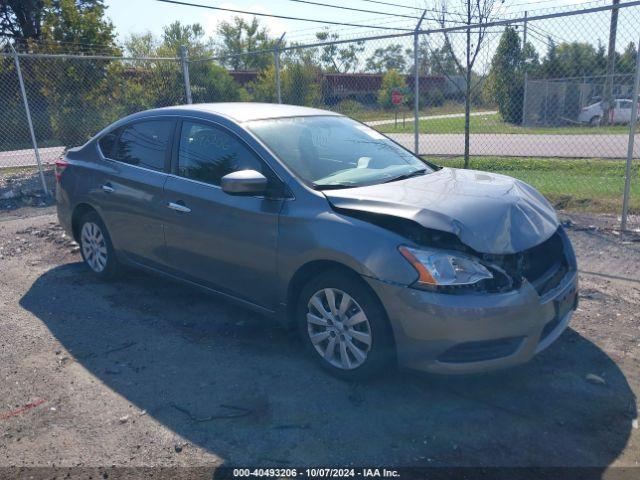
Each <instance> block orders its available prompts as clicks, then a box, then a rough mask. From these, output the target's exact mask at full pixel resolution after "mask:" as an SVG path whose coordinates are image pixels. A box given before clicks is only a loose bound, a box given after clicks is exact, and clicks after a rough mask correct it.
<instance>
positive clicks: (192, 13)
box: [106, 0, 640, 63]
mask: <svg viewBox="0 0 640 480" xmlns="http://www.w3.org/2000/svg"><path fill="white" fill-rule="evenodd" d="M187 1H191V2H192V3H200V4H208V5H212V6H218V7H224V8H232V9H239V10H247V11H257V12H262V13H269V14H281V15H289V16H297V17H307V18H315V19H324V20H331V21H340V22H349V23H362V24H366V25H394V26H398V27H405V28H406V27H410V26H411V24H412V22H413V21H412V20H411V19H406V18H404V19H402V18H401V19H399V18H393V17H383V16H381V15H376V14H372V13H364V12H351V11H346V10H338V9H332V8H326V7H321V6H314V5H309V4H303V3H297V2H294V1H291V0H233V1H220V0H187ZM313 1H316V2H320V3H327V4H334V5H340V6H349V7H353V8H361V9H367V10H375V11H383V12H389V13H403V14H408V15H414V14H417V12H414V11H412V10H409V9H404V8H396V7H392V6H387V5H380V4H376V3H370V2H366V1H363V0H349V1H348V2H345V1H344V0H313ZM385 1H387V2H390V3H399V4H403V5H406V6H409V7H416V8H419V7H423V8H433V6H434V5H435V4H436V3H437V2H438V1H439V0H385ZM625 1H626V0H622V2H623V3H624V2H625ZM496 3H499V0H496ZM609 3H610V0H596V1H584V0H539V1H537V2H534V1H531V0H505V1H504V3H503V4H502V6H501V7H500V13H499V15H498V16H504V15H509V16H510V15H518V14H519V13H521V12H523V11H524V10H525V9H526V10H529V12H530V13H529V15H536V14H543V13H549V12H550V11H553V10H558V9H562V10H567V9H571V8H575V6H578V8H585V7H588V6H599V5H604V4H609ZM106 4H107V6H108V10H107V15H108V16H109V17H110V18H111V20H112V21H113V23H114V24H115V26H116V30H117V32H118V35H119V37H120V38H121V39H123V38H124V37H126V36H127V35H129V34H131V33H142V32H146V31H151V32H153V33H155V34H160V33H161V31H162V27H163V26H164V25H167V24H169V23H171V22H173V21H175V20H180V21H181V22H183V23H195V22H198V23H200V24H202V25H203V26H204V28H205V31H206V32H207V34H208V35H214V34H215V30H216V25H217V23H218V22H219V21H221V20H229V19H231V18H232V17H233V16H234V15H235V14H233V13H229V12H222V11H214V10H205V9H200V8H193V7H189V6H182V5H173V4H165V3H160V2H157V1H155V0H106ZM446 4H447V7H446V8H447V9H449V10H456V8H457V7H458V6H459V5H460V4H461V0H452V1H447V2H446ZM609 15H610V14H609V12H602V13H598V14H592V15H581V16H579V17H569V18H560V19H555V20H548V21H546V20H545V21H540V22H532V23H531V24H530V25H531V29H530V30H529V31H530V36H529V39H530V41H532V42H533V43H534V46H535V47H536V49H537V50H538V51H539V52H540V53H541V54H543V53H544V51H545V50H546V47H547V36H548V35H551V36H552V37H553V38H554V40H555V41H556V42H562V41H581V42H590V43H592V44H594V45H595V44H596V43H597V42H598V40H600V41H601V42H603V43H605V44H606V41H607V37H608V19H609ZM518 16H519V15H518ZM260 21H261V22H262V23H263V24H264V25H266V26H267V27H268V28H269V30H270V32H271V34H272V35H274V36H276V35H277V36H279V35H280V34H281V33H283V32H287V39H288V40H295V41H298V42H300V43H309V42H312V41H313V40H314V32H316V31H319V30H321V29H322V28H323V26H322V25H319V24H313V23H306V22H300V21H292V20H284V19H277V18H268V17H262V18H260ZM389 22H393V23H389ZM638 24H640V8H638V7H632V8H629V9H623V11H622V12H621V14H620V22H619V37H618V38H619V42H618V50H621V49H622V48H623V47H624V46H626V44H628V43H629V42H630V41H634V42H637V41H638V39H637V37H638V30H637V25H638ZM431 25H432V26H433V23H432V24H431ZM330 29H331V30H333V31H338V32H340V35H341V37H342V38H354V37H355V36H357V35H363V36H371V35H375V34H380V33H385V32H383V31H380V30H377V31H376V30H373V29H366V28H365V29H358V28H353V27H330ZM501 31H502V28H500V29H496V30H495V33H494V34H492V35H490V36H489V38H488V39H487V45H486V46H487V48H485V49H483V50H485V52H483V54H485V56H486V59H484V60H482V59H481V60H480V62H482V63H486V62H487V61H488V60H489V59H490V57H491V55H492V51H493V49H494V47H495V45H497V41H498V39H499V36H500V32H501ZM459 37H462V35H459ZM456 40H457V39H456V38H455V37H454V41H456ZM460 40H462V38H460ZM434 41H437V39H434ZM410 42H411V40H410V39H409V38H407V39H404V40H402V43H403V45H406V46H407V47H408V46H410ZM459 43H460V45H461V46H462V45H463V43H464V42H462V41H460V42H459ZM371 44H372V45H371V46H372V47H373V46H375V47H379V46H383V43H382V42H378V44H375V42H371ZM367 47H368V48H369V45H367Z"/></svg>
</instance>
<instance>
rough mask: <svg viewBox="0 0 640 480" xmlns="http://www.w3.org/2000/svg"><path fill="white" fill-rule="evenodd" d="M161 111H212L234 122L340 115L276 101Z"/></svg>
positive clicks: (193, 105) (190, 106) (198, 104)
mask: <svg viewBox="0 0 640 480" xmlns="http://www.w3.org/2000/svg"><path fill="white" fill-rule="evenodd" d="M158 110H162V111H165V112H166V111H167V110H179V111H180V113H182V114H184V113H212V114H215V115H221V116H223V117H227V118H229V119H231V120H235V121H236V122H248V121H251V120H263V119H266V118H284V117H308V116H316V115H340V114H338V113H335V112H330V111H328V110H321V109H319V108H309V107H299V106H297V105H282V104H278V103H253V102H227V103H196V104H191V105H179V106H176V107H165V108H162V109H158Z"/></svg>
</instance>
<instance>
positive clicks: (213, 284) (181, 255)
mask: <svg viewBox="0 0 640 480" xmlns="http://www.w3.org/2000/svg"><path fill="white" fill-rule="evenodd" d="M178 128H179V129H180V131H179V133H177V134H176V140H175V145H174V156H173V158H174V166H173V173H174V174H173V175H170V176H169V178H168V179H167V182H166V184H165V188H164V192H165V197H164V202H165V209H164V224H165V238H166V254H167V257H166V261H167V264H168V265H169V266H170V267H171V269H172V270H173V271H174V272H175V274H177V275H180V276H184V277H187V278H188V279H191V280H193V281H196V282H198V283H201V284H204V285H206V286H208V287H210V288H213V289H215V290H217V291H220V292H223V293H227V294H230V295H233V296H235V297H239V298H242V299H244V300H247V301H249V302H251V303H254V304H257V305H259V306H262V307H264V308H267V309H269V310H275V307H276V305H275V302H274V297H275V284H276V282H275V281H274V279H275V277H276V248H277V234H278V214H279V212H280V209H281V208H282V203H283V201H284V200H283V199H282V198H280V197H281V196H279V197H274V198H269V197H265V196H232V195H229V194H227V193H225V192H223V191H222V189H221V188H220V180H221V178H222V177H223V176H224V175H226V174H228V173H231V172H234V171H238V170H257V171H260V172H262V173H263V174H264V175H265V176H266V177H267V178H268V179H269V182H270V185H271V187H272V188H273V189H274V190H276V189H278V186H279V185H278V182H280V180H279V179H277V178H276V176H275V174H274V173H273V172H272V171H271V169H270V168H269V167H268V166H267V165H266V163H265V162H264V161H263V160H262V159H261V158H259V156H258V155H257V154H256V152H255V151H253V150H252V149H251V148H250V147H249V146H248V145H247V144H246V143H245V142H244V141H243V140H242V139H240V138H239V137H238V136H237V135H236V134H235V133H233V132H231V131H230V130H228V129H227V128H225V127H223V126H221V125H218V124H215V123H209V122H204V121H199V120H187V119H185V120H183V121H182V122H181V125H179V127H178Z"/></svg>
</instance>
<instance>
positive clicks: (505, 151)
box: [389, 133, 640, 158]
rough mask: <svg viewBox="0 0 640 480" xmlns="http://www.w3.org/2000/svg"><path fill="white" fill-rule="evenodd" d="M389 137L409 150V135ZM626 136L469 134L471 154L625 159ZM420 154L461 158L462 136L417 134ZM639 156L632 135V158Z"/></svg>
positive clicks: (639, 145) (638, 143)
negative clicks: (633, 147) (418, 135)
mask: <svg viewBox="0 0 640 480" xmlns="http://www.w3.org/2000/svg"><path fill="white" fill-rule="evenodd" d="M389 136H390V137H391V138H393V139H394V140H396V141H397V142H398V143H400V144H402V145H404V146H405V147H407V148H409V149H411V150H413V141H414V140H413V133H392V134H389ZM628 140H629V137H628V136H627V135H521V134H471V137H470V150H471V155H488V156H491V155H496V156H511V157H566V158H592V157H596V158H626V157H627V145H628ZM419 142H420V153H421V154H424V155H462V154H463V152H464V135H463V134H433V135H430V134H420V138H419ZM639 155H640V138H638V136H636V142H635V149H634V156H635V157H638V156H639Z"/></svg>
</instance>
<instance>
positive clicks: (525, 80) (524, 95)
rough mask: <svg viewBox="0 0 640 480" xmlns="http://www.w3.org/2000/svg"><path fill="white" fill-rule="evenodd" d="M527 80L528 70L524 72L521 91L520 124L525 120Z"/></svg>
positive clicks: (524, 123) (524, 122)
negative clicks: (522, 89)
mask: <svg viewBox="0 0 640 480" xmlns="http://www.w3.org/2000/svg"><path fill="white" fill-rule="evenodd" d="M528 82H529V72H524V91H523V92H522V125H523V126H524V125H526V121H527V86H528V85H527V83H528Z"/></svg>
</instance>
